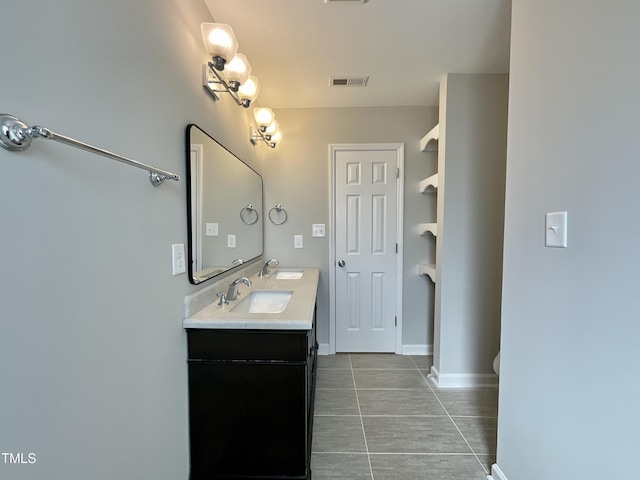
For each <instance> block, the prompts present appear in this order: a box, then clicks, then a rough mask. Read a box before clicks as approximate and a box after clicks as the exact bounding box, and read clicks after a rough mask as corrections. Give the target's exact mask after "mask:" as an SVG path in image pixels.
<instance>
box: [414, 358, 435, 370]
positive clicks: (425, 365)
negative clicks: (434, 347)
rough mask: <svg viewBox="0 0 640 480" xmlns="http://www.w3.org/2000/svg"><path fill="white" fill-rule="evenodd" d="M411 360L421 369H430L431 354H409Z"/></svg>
mask: <svg viewBox="0 0 640 480" xmlns="http://www.w3.org/2000/svg"><path fill="white" fill-rule="evenodd" d="M411 360H413V363H415V364H416V366H417V367H418V368H419V369H421V370H430V369H431V367H432V366H433V355H411Z"/></svg>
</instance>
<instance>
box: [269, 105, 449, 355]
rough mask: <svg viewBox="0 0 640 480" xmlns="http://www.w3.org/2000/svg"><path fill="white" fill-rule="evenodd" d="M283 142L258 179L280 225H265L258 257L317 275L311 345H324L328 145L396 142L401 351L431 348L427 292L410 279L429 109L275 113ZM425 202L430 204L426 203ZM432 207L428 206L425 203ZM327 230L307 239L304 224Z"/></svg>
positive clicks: (418, 244)
mask: <svg viewBox="0 0 640 480" xmlns="http://www.w3.org/2000/svg"><path fill="white" fill-rule="evenodd" d="M275 113H276V117H277V119H278V121H279V122H280V125H281V128H282V129H283V133H284V138H283V140H282V143H281V144H280V145H279V146H278V148H277V149H275V150H271V151H270V152H268V153H267V154H266V158H265V163H264V168H263V174H264V181H265V210H268V209H270V208H271V207H273V206H274V205H275V204H277V203H279V204H282V206H283V207H284V208H285V209H286V210H287V213H288V220H287V222H286V223H285V224H283V225H280V226H276V225H273V224H271V223H270V222H269V221H267V223H266V226H265V227H266V228H265V230H266V233H265V237H266V251H265V256H267V257H275V258H277V259H278V260H279V261H280V262H281V263H282V264H283V265H290V266H314V267H319V268H320V269H321V275H320V287H319V291H318V335H319V339H318V341H319V342H320V343H323V344H327V343H328V342H329V311H328V310H329V264H328V262H329V238H330V232H329V176H330V162H329V148H328V146H329V144H334V143H404V144H405V172H404V178H405V198H404V202H405V218H404V227H405V232H404V249H405V250H404V295H403V318H404V325H403V339H402V343H403V345H431V343H432V338H433V337H432V334H433V323H432V318H433V316H432V315H433V314H432V312H433V286H432V285H431V284H430V281H429V280H425V279H424V278H421V277H418V276H417V270H416V265H417V264H418V263H419V262H420V261H425V258H427V256H428V242H427V241H426V239H424V238H422V237H420V236H419V235H418V234H417V224H418V223H422V222H426V221H428V220H427V215H428V213H427V212H429V209H434V208H435V205H430V204H429V201H430V200H429V199H428V198H426V196H425V195H421V194H420V193H418V182H419V180H420V179H422V178H424V177H426V176H428V175H431V174H432V173H434V172H435V171H436V162H437V158H436V155H435V153H433V152H431V153H423V152H420V151H419V140H420V138H421V137H422V136H423V135H424V134H425V133H427V132H428V131H429V130H430V129H431V127H433V126H434V125H435V124H436V123H437V116H438V109H437V108H435V107H397V108H393V107H384V108H312V109H278V110H276V111H275ZM431 202H433V199H431ZM433 203H434V202H433ZM312 223H324V224H326V226H327V236H326V237H325V238H312V237H311V224H312ZM295 234H302V235H304V248H303V249H300V250H294V249H293V236H294V235H295Z"/></svg>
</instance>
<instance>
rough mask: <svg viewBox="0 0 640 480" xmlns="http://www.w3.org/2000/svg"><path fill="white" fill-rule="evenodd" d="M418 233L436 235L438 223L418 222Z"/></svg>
mask: <svg viewBox="0 0 640 480" xmlns="http://www.w3.org/2000/svg"><path fill="white" fill-rule="evenodd" d="M418 233H419V234H420V235H427V234H428V233H430V234H431V235H433V236H434V237H437V236H438V224H437V223H419V224H418Z"/></svg>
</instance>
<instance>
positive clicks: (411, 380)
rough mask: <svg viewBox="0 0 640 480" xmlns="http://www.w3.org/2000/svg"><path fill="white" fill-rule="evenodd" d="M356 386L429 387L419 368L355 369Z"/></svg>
mask: <svg viewBox="0 0 640 480" xmlns="http://www.w3.org/2000/svg"><path fill="white" fill-rule="evenodd" d="M353 375H354V377H355V379H356V388H429V387H428V386H427V384H426V382H425V380H424V378H423V377H422V375H420V372H419V371H418V370H364V369H359V370H356V369H354V370H353Z"/></svg>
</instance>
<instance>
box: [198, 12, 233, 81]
mask: <svg viewBox="0 0 640 480" xmlns="http://www.w3.org/2000/svg"><path fill="white" fill-rule="evenodd" d="M200 31H201V32H202V40H203V41H204V44H205V46H206V47H207V51H208V52H209V54H210V55H211V56H212V58H213V60H214V64H215V65H216V69H218V70H223V69H224V65H225V63H227V62H229V61H230V60H231V59H232V58H233V57H234V56H235V54H236V52H237V51H238V41H237V40H236V36H235V34H234V33H233V29H232V28H231V27H230V26H229V25H225V24H224V23H203V24H201V25H200ZM218 59H220V60H218Z"/></svg>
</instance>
